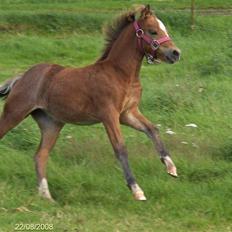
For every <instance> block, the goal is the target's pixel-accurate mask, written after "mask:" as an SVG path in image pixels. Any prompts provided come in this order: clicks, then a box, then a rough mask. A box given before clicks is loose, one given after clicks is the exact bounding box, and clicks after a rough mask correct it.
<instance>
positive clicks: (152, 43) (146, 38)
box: [133, 21, 171, 63]
mask: <svg viewBox="0 0 232 232" xmlns="http://www.w3.org/2000/svg"><path fill="white" fill-rule="evenodd" d="M133 25H134V28H135V34H136V36H137V38H138V46H139V49H140V50H141V51H142V52H143V53H144V54H145V55H146V57H147V61H148V63H153V61H154V59H155V55H156V54H155V53H156V50H157V49H158V48H159V46H160V45H161V44H163V43H165V42H167V41H170V40H171V38H170V37H169V36H164V37H161V38H159V39H157V40H155V39H153V38H152V37H151V36H148V35H146V34H145V33H144V30H143V29H142V28H141V27H140V26H139V24H138V22H137V21H134V23H133ZM142 40H144V41H145V42H146V43H147V44H149V45H150V46H151V48H152V54H148V53H146V52H145V50H144V47H143V43H142Z"/></svg>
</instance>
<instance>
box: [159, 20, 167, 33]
mask: <svg viewBox="0 0 232 232" xmlns="http://www.w3.org/2000/svg"><path fill="white" fill-rule="evenodd" d="M157 21H158V23H159V27H160V29H161V30H162V31H163V32H164V33H165V34H166V35H167V36H168V32H167V29H166V27H165V26H164V24H163V22H162V21H161V20H160V19H157Z"/></svg>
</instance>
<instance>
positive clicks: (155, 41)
mask: <svg viewBox="0 0 232 232" xmlns="http://www.w3.org/2000/svg"><path fill="white" fill-rule="evenodd" d="M159 46H160V44H159V42H158V41H157V40H152V42H151V48H152V49H153V50H157V49H158V48H159Z"/></svg>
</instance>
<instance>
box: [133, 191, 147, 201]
mask: <svg viewBox="0 0 232 232" xmlns="http://www.w3.org/2000/svg"><path fill="white" fill-rule="evenodd" d="M133 195H134V199H135V200H137V201H146V200H147V198H146V197H145V196H144V193H143V192H142V191H138V192H135V193H133Z"/></svg>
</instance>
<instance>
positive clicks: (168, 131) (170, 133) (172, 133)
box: [166, 128, 176, 135]
mask: <svg viewBox="0 0 232 232" xmlns="http://www.w3.org/2000/svg"><path fill="white" fill-rule="evenodd" d="M166 134H169V135H174V134H176V132H174V131H172V130H171V129H169V128H168V129H167V130H166Z"/></svg>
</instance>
